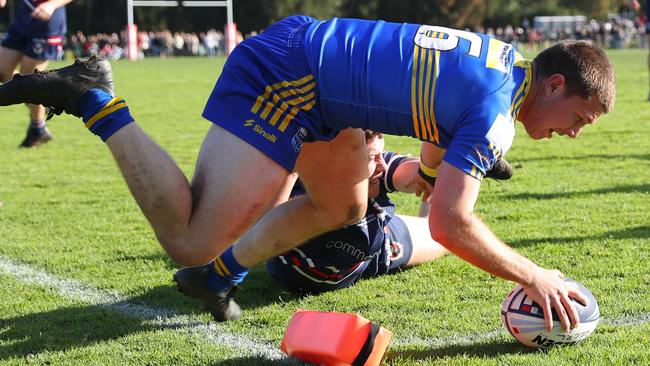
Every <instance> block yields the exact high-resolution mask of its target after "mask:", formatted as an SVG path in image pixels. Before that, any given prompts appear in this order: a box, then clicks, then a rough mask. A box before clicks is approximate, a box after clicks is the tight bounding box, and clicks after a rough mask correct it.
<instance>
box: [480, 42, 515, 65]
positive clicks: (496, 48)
mask: <svg viewBox="0 0 650 366" xmlns="http://www.w3.org/2000/svg"><path fill="white" fill-rule="evenodd" d="M510 51H512V45H510V44H508V43H505V42H502V41H499V40H498V39H494V38H491V39H490V44H489V46H488V54H487V57H486V59H485V67H489V68H491V69H496V70H499V71H501V72H504V73H507V72H508V68H509V66H510Z"/></svg>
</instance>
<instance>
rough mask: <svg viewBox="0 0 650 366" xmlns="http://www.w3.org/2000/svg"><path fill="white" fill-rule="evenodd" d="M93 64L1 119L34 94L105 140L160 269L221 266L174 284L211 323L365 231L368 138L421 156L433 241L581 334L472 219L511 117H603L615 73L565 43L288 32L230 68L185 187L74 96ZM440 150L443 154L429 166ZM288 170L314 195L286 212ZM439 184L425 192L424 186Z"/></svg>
mask: <svg viewBox="0 0 650 366" xmlns="http://www.w3.org/2000/svg"><path fill="white" fill-rule="evenodd" d="M96 63H97V64H98V62H97V61H92V60H91V61H89V62H88V63H86V64H81V63H79V64H75V65H73V66H71V67H70V68H64V69H61V70H59V71H57V72H54V73H50V75H48V78H47V80H51V85H52V87H49V88H48V86H47V85H46V84H47V80H46V81H43V80H42V79H38V78H35V77H29V76H25V77H22V78H20V79H18V80H16V79H14V80H13V81H14V82H13V84H12V83H7V84H5V85H2V86H0V105H6V104H11V103H15V102H16V100H17V99H19V98H18V97H17V96H20V97H21V98H23V99H27V98H28V96H27V93H26V92H23V91H22V90H23V89H26V88H27V86H29V85H33V84H36V83H39V85H42V88H41V90H45V91H50V94H51V95H49V94H47V93H46V92H43V93H42V94H43V96H42V98H36V99H34V100H36V101H37V102H39V103H42V104H45V105H49V104H56V105H54V106H53V108H54V109H55V110H59V111H61V110H66V111H68V112H72V113H75V114H76V115H79V116H82V117H83V119H84V121H85V122H86V126H87V127H88V128H89V129H90V130H91V131H92V132H93V133H95V134H97V135H99V136H100V137H101V138H102V140H104V141H106V144H107V146H108V148H109V149H110V150H111V151H112V153H113V155H114V157H115V159H116V160H117V163H118V166H119V167H120V169H121V171H122V173H123V175H124V177H125V179H126V182H127V184H128V185H129V188H130V189H131V192H132V193H133V195H134V197H135V199H136V201H137V202H138V204H139V205H140V207H141V209H142V211H143V212H144V214H145V216H146V217H147V219H148V220H149V222H150V223H151V225H152V227H153V228H154V230H155V232H156V235H157V237H158V239H159V241H160V243H161V244H162V246H163V248H164V249H165V250H166V251H167V253H168V254H169V255H170V257H171V258H172V259H173V260H175V261H176V262H178V263H179V264H182V265H185V266H199V265H203V264H205V263H208V262H210V261H211V260H213V259H215V258H217V259H216V261H215V262H216V263H218V266H219V268H218V270H219V271H217V268H215V272H214V273H213V274H214V275H210V276H206V274H205V271H200V270H193V268H185V269H181V270H180V271H179V272H177V274H176V276H175V278H176V281H177V283H178V286H179V289H180V290H181V291H183V292H184V293H185V294H188V295H190V296H195V297H199V298H201V299H202V301H203V302H204V303H205V304H206V305H208V307H209V308H210V309H211V311H212V314H213V315H214V316H215V318H216V319H218V320H231V319H236V318H238V317H239V316H240V309H239V307H238V306H237V304H236V303H235V301H234V300H233V296H232V294H233V292H232V290H233V289H234V288H236V287H235V285H236V284H238V283H240V282H241V281H242V280H243V279H244V277H245V276H246V273H247V269H248V268H250V267H251V266H253V265H255V264H259V263H262V262H264V261H265V260H267V259H269V258H272V257H274V256H277V255H279V254H281V253H284V252H286V251H287V250H289V249H291V248H294V247H296V246H298V245H300V244H301V243H304V242H305V241H307V240H308V239H310V238H313V237H315V236H317V235H319V234H322V233H324V232H327V231H330V230H333V229H335V228H339V227H343V226H345V225H346V224H351V223H355V222H358V221H359V220H360V219H362V218H363V216H364V214H365V212H366V207H367V202H368V168H367V159H368V156H367V148H366V142H365V138H364V132H363V128H365V129H370V130H375V131H378V132H383V133H389V134H398V135H408V136H412V137H414V138H416V139H419V140H421V141H423V144H422V149H421V163H420V175H417V176H415V177H414V178H413V184H419V185H421V186H424V187H428V188H429V190H430V191H431V190H432V193H431V198H430V200H431V212H430V214H429V229H430V231H431V235H432V238H433V239H434V240H435V241H437V242H439V243H440V244H442V245H443V246H444V247H446V248H447V249H448V250H450V251H451V252H453V253H454V254H456V255H458V256H459V257H461V258H463V259H464V260H466V261H468V262H470V263H472V264H473V265H475V266H477V267H479V268H481V269H483V270H485V271H487V272H489V273H491V274H494V275H496V276H499V277H502V278H504V279H507V280H511V281H514V282H517V283H520V284H521V285H523V287H524V288H525V290H526V292H527V293H528V295H529V296H530V297H531V298H533V299H534V300H535V301H536V302H537V303H539V304H540V305H541V306H542V308H543V309H544V313H545V315H546V317H545V319H546V326H547V328H549V329H550V328H551V327H552V318H551V309H552V308H554V309H556V311H557V314H558V315H559V318H560V320H561V324H562V327H563V328H564V329H569V327H570V325H571V324H574V325H575V324H577V323H578V322H579V320H578V315H577V311H576V309H575V307H574V305H573V304H572V302H571V301H570V299H569V297H572V298H575V299H577V300H578V301H581V302H586V301H587V300H586V298H585V297H584V296H583V295H582V294H581V293H580V292H579V291H578V289H577V288H574V287H571V286H570V285H567V283H566V282H565V281H564V280H563V274H562V273H561V272H559V271H557V270H549V269H545V268H542V267H540V266H538V265H536V264H535V263H533V262H531V261H530V260H528V259H527V258H525V257H523V256H522V255H520V254H518V253H517V252H515V251H514V250H513V249H511V248H510V247H508V246H507V245H506V244H504V243H503V242H501V241H500V240H499V239H498V238H497V237H496V236H495V235H494V234H493V233H492V232H491V231H490V230H489V229H488V227H487V226H486V225H485V224H483V223H482V221H481V220H480V219H479V218H478V217H477V216H476V215H475V214H474V212H473V210H474V204H475V202H476V199H477V196H478V192H479V188H480V184H481V179H482V177H483V175H484V174H485V173H486V171H487V170H489V169H490V168H491V167H492V166H493V165H494V164H495V163H496V162H497V160H498V159H499V158H500V157H502V156H504V155H505V154H506V152H507V151H508V149H509V148H510V146H511V144H512V139H513V137H514V123H515V121H516V120H518V121H521V123H522V124H523V125H524V127H525V129H526V132H527V133H528V134H529V135H530V136H531V137H532V138H534V139H541V138H550V137H551V136H552V134H553V133H556V134H558V135H566V136H569V137H571V138H575V137H577V136H578V135H579V134H580V132H581V131H582V129H583V128H584V127H585V126H586V125H588V124H591V123H594V122H595V121H596V119H598V117H599V116H600V115H601V114H603V113H606V112H608V111H609V110H610V108H612V106H613V103H614V96H615V82H614V71H613V69H612V66H611V64H610V63H609V61H608V60H607V57H606V56H605V54H604V52H603V51H602V50H600V49H599V48H598V47H596V46H594V45H592V44H591V43H588V42H584V41H565V42H562V43H559V44H557V45H555V46H552V47H550V48H549V49H547V50H545V51H543V52H541V53H540V54H539V55H538V56H537V57H536V58H535V59H534V60H532V61H527V60H523V59H521V58H520V57H519V56H518V55H517V53H516V52H515V50H514V49H513V48H512V47H511V46H509V45H507V44H504V43H502V42H499V41H496V40H492V39H491V38H489V37H487V36H484V35H481V34H477V33H470V32H465V31H459V30H454V29H448V28H442V27H434V26H423V25H414V24H397V23H386V22H383V21H368V20H355V19H332V20H328V21H317V20H315V19H313V18H309V17H305V16H293V17H289V18H286V19H284V20H282V21H280V22H278V23H276V24H274V25H272V26H270V27H269V28H268V29H267V30H266V31H265V32H264V33H262V34H260V35H258V36H255V37H251V38H249V39H247V40H245V41H244V42H243V43H241V44H240V45H239V46H238V47H236V48H235V50H234V52H233V53H232V54H231V55H230V57H229V58H228V61H227V62H226V65H225V66H224V69H223V71H222V73H221V75H220V76H219V80H218V81H217V83H216V85H215V87H214V90H213V92H212V94H211V96H210V97H209V99H208V102H207V104H206V107H205V110H204V112H203V116H204V117H205V118H207V119H208V120H210V121H212V122H213V124H212V127H211V128H210V130H209V131H208V134H207V136H206V138H205V140H204V142H203V146H202V148H201V150H200V153H199V157H198V162H197V166H196V173H195V176H194V178H193V181H192V183H189V182H188V181H187V179H186V178H185V176H184V175H183V173H182V172H181V170H180V169H179V168H178V166H177V165H176V164H175V163H174V161H173V160H172V159H171V158H170V157H169V156H168V155H167V154H166V153H165V152H164V151H163V150H162V149H161V148H159V147H158V146H157V145H156V144H155V143H154V142H153V141H152V140H151V139H150V138H149V137H147V136H146V135H145V134H144V132H143V131H142V130H141V129H140V128H139V126H138V125H137V124H135V123H130V122H133V119H132V118H130V115H129V114H128V109H127V107H126V103H125V102H124V100H123V99H119V98H113V97H112V95H110V93H108V92H106V91H105V90H102V89H96V88H93V89H90V90H89V91H87V92H85V93H83V95H82V92H84V91H85V90H84V88H82V87H79V85H85V84H84V81H81V80H78V79H75V78H74V77H73V76H70V75H71V70H74V68H75V67H79V68H83V70H88V69H89V68H92V67H94V65H95V64H96ZM98 65H99V64H98ZM98 69H99V70H105V69H106V68H104V67H98ZM102 72H103V71H102ZM63 81H69V82H70V83H73V84H74V86H70V87H68V88H67V89H68V90H78V92H75V93H70V97H68V98H67V99H66V100H67V102H61V101H60V100H59V99H58V98H59V96H58V95H55V93H54V90H50V89H55V87H54V86H55V85H57V84H58V85H60V84H61V82H63ZM9 84H11V85H9ZM75 103H76V104H75ZM439 148H443V149H446V150H447V151H446V153H445V155H444V157H443V159H442V163H440V165H439V166H438V167H437V169H434V167H435V158H432V156H434V155H435V154H434V153H433V151H436V150H438V149H439ZM294 169H295V171H297V172H298V174H299V175H300V179H301V181H302V183H303V185H304V186H305V190H306V194H305V195H304V196H301V197H297V198H294V199H291V200H288V201H287V197H288V193H289V191H290V188H291V187H292V186H293V179H292V178H291V177H292V174H291V172H293V171H294ZM434 176H435V177H436V181H435V182H436V183H435V189H433V188H432V187H431V186H430V185H429V186H427V185H428V184H429V183H427V182H432V181H433V177H434ZM425 181H426V182H425ZM285 201H286V202H285ZM279 202H284V203H281V204H279V205H276V204H277V203H279ZM196 268H202V267H196ZM217 272H218V273H217Z"/></svg>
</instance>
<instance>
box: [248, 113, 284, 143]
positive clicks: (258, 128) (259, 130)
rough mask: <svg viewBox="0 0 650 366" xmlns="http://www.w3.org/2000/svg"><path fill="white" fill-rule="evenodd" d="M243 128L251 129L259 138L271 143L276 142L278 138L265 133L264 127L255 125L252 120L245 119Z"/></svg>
mask: <svg viewBox="0 0 650 366" xmlns="http://www.w3.org/2000/svg"><path fill="white" fill-rule="evenodd" d="M244 127H253V131H255V132H256V133H257V134H259V135H260V136H262V137H264V138H265V139H267V140H268V141H270V142H271V143H275V142H276V141H277V140H278V136H276V135H274V134H272V133H270V132H267V131H266V130H265V129H264V127H262V126H260V125H258V124H257V123H255V121H254V120H252V119H247V120H246V121H244Z"/></svg>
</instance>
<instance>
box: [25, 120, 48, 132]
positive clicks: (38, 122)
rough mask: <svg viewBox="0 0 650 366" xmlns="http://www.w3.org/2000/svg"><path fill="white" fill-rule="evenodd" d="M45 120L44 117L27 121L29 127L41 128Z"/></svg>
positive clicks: (43, 126)
mask: <svg viewBox="0 0 650 366" xmlns="http://www.w3.org/2000/svg"><path fill="white" fill-rule="evenodd" d="M45 125H46V123H45V120H44V119H33V120H31V121H30V122H29V128H30V129H32V130H41V131H43V129H44V128H45Z"/></svg>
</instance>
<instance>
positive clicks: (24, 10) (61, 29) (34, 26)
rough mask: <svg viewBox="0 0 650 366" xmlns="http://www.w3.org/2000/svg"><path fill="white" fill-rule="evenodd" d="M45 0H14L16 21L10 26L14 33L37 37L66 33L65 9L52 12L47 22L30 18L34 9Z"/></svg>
mask: <svg viewBox="0 0 650 366" xmlns="http://www.w3.org/2000/svg"><path fill="white" fill-rule="evenodd" d="M45 1H46V0H16V19H15V21H14V23H13V24H12V28H14V27H15V30H16V31H20V32H21V33H24V34H27V35H30V36H38V37H48V36H64V35H65V33H66V31H67V25H66V13H65V7H64V6H62V7H60V8H58V9H56V10H55V11H54V13H53V14H52V17H51V18H50V20H49V21H46V22H44V21H41V20H37V19H35V18H33V17H32V16H31V14H32V12H33V11H34V9H35V8H36V7H37V6H38V5H39V4H40V3H43V2H45Z"/></svg>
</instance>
